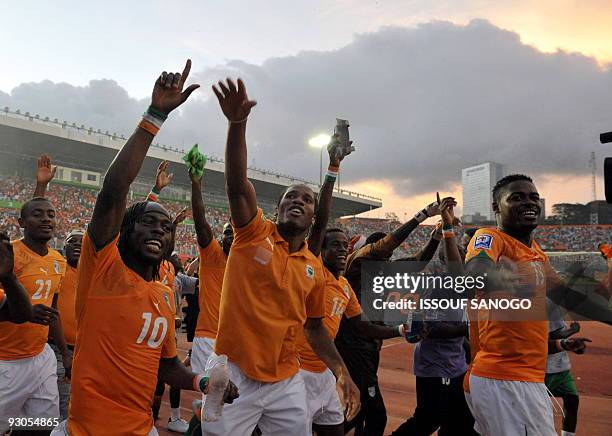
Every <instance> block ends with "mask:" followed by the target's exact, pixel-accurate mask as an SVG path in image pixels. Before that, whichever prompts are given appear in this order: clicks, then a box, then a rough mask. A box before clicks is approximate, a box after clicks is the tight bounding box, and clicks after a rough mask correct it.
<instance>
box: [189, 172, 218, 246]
mask: <svg viewBox="0 0 612 436" xmlns="http://www.w3.org/2000/svg"><path fill="white" fill-rule="evenodd" d="M191 211H192V213H193V222H194V224H195V231H196V236H197V238H198V245H199V246H200V247H201V248H206V247H208V244H210V242H211V241H212V240H213V232H212V228H211V227H210V224H208V221H207V220H206V207H205V206H204V199H203V198H202V181H201V180H200V181H195V180H191Z"/></svg>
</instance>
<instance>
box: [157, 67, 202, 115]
mask: <svg viewBox="0 0 612 436" xmlns="http://www.w3.org/2000/svg"><path fill="white" fill-rule="evenodd" d="M190 70H191V59H187V63H185V68H184V69H183V72H182V73H167V72H166V71H164V72H163V73H161V75H160V76H159V77H158V78H157V81H156V82H155V87H154V88H153V95H152V96H151V106H153V107H154V108H155V109H158V110H160V111H161V112H163V113H165V114H169V113H170V112H172V111H173V110H174V109H176V108H177V107H179V106H180V105H182V104H183V103H184V102H185V101H186V100H187V99H188V98H189V96H190V95H191V93H192V92H193V91H195V90H196V89H198V88H199V87H200V85H196V84H193V85H189V86H188V87H187V88H186V89H185V90H183V87H184V85H185V82H186V81H187V78H188V77H189V71H190Z"/></svg>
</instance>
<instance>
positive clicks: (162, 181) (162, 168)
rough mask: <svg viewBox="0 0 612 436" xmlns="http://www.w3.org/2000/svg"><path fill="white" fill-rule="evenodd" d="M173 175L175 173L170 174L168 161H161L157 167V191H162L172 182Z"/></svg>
mask: <svg viewBox="0 0 612 436" xmlns="http://www.w3.org/2000/svg"><path fill="white" fill-rule="evenodd" d="M173 177H174V174H173V173H170V174H168V161H167V160H165V161H162V163H160V164H159V166H158V167H157V175H156V176H155V190H156V191H157V192H161V190H162V189H164V188H165V187H166V186H168V185H169V184H170V182H171V181H172V178H173Z"/></svg>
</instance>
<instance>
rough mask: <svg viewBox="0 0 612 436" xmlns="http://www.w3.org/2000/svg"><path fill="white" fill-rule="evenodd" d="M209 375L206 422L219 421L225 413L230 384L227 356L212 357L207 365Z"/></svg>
mask: <svg viewBox="0 0 612 436" xmlns="http://www.w3.org/2000/svg"><path fill="white" fill-rule="evenodd" d="M206 373H207V374H208V391H207V393H206V399H205V400H204V406H203V410H202V419H203V420H204V421H206V422H212V421H218V420H219V418H221V414H222V413H223V397H224V395H225V390H226V389H227V385H228V384H229V371H228V369H227V356H225V355H221V356H215V355H212V356H210V358H209V359H208V362H207V363H206Z"/></svg>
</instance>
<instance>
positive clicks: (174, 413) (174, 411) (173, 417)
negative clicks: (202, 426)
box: [170, 407, 181, 421]
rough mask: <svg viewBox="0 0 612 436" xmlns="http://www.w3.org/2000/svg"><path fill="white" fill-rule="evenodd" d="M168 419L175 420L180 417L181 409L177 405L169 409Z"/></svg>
mask: <svg viewBox="0 0 612 436" xmlns="http://www.w3.org/2000/svg"><path fill="white" fill-rule="evenodd" d="M170 419H171V420H172V421H176V420H177V419H181V409H180V407H177V408H176V409H170Z"/></svg>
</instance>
